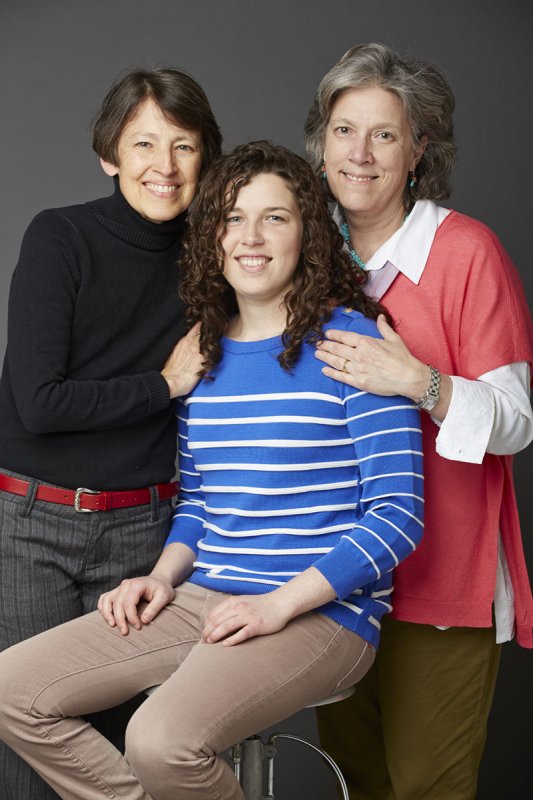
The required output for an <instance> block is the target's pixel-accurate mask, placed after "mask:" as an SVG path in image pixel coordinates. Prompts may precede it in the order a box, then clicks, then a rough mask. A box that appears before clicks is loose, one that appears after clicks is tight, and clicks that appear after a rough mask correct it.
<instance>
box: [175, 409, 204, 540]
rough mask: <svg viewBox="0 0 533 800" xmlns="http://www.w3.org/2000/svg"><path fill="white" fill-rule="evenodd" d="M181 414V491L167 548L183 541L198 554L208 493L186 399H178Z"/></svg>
mask: <svg viewBox="0 0 533 800" xmlns="http://www.w3.org/2000/svg"><path fill="white" fill-rule="evenodd" d="M177 413H178V458H179V465H180V470H179V472H180V491H179V495H178V502H177V504H176V509H175V512H174V517H173V519H172V527H171V529H170V533H169V535H168V538H167V541H166V542H165V547H166V546H167V545H169V544H172V543H173V542H181V543H182V544H186V545H187V546H188V547H190V548H191V550H192V551H193V552H195V553H196V552H197V551H198V546H197V545H198V540H199V539H201V538H202V536H203V531H204V522H205V496H204V492H203V489H202V478H201V475H200V473H199V472H198V470H197V469H196V466H195V464H194V460H193V457H192V454H191V451H190V450H189V445H188V438H189V437H188V433H187V420H188V417H189V413H188V407H187V405H186V404H185V402H184V401H183V400H179V401H178V412H177Z"/></svg>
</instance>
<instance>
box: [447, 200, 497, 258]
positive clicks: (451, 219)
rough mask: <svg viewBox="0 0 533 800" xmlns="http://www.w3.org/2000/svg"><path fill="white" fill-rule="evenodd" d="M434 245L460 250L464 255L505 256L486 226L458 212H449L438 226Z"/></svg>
mask: <svg viewBox="0 0 533 800" xmlns="http://www.w3.org/2000/svg"><path fill="white" fill-rule="evenodd" d="M435 244H440V245H442V246H443V247H446V248H447V247H450V246H453V247H455V248H460V250H459V252H460V253H463V254H464V255H470V254H477V253H479V252H483V253H487V252H489V253H490V252H493V253H498V254H501V253H503V254H505V249H504V247H503V245H502V243H501V241H500V239H499V238H498V236H497V235H496V234H495V233H494V231H493V230H491V228H489V227H488V225H485V223H483V222H481V221H480V220H477V219H474V218H473V217H468V216H467V215H466V214H461V213H460V212H459V211H451V212H450V213H449V214H448V216H447V217H446V219H445V220H444V222H442V224H441V225H440V226H439V228H438V230H437V233H436V235H435ZM505 255H506V254H505Z"/></svg>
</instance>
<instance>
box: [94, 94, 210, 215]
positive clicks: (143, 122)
mask: <svg viewBox="0 0 533 800" xmlns="http://www.w3.org/2000/svg"><path fill="white" fill-rule="evenodd" d="M100 162H101V164H102V168H103V169H104V172H105V173H106V174H107V175H118V180H119V185H120V190H121V192H122V194H123V195H124V197H125V198H126V200H127V201H128V203H129V204H130V206H132V208H134V209H135V211H137V212H138V213H139V214H140V215H141V216H142V217H144V218H145V219H148V220H150V221H151V222H167V221H169V220H171V219H174V217H176V216H178V214H181V213H182V212H183V211H186V210H187V208H188V207H189V206H190V204H191V202H192V200H193V198H194V195H195V193H196V188H197V185H198V176H199V174H200V167H201V164H202V140H201V136H200V134H199V133H198V132H197V131H190V130H187V129H186V128H182V127H180V126H179V125H176V124H174V123H172V122H170V121H169V120H168V119H167V118H166V117H165V116H164V114H163V113H162V111H161V109H160V108H159V106H158V105H157V104H156V103H155V102H154V101H153V100H152V99H150V98H147V99H146V100H144V101H143V103H141V105H140V106H139V107H138V109H137V111H136V113H135V114H134V116H133V117H132V118H131V120H130V121H129V122H128V124H127V125H126V126H125V128H124V130H123V131H122V133H121V135H120V139H119V141H118V164H117V165H115V164H111V163H110V162H108V161H104V160H103V159H100Z"/></svg>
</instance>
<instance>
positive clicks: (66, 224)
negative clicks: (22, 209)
mask: <svg viewBox="0 0 533 800" xmlns="http://www.w3.org/2000/svg"><path fill="white" fill-rule="evenodd" d="M91 217H92V214H91V213H90V210H89V204H88V203H80V204H77V205H71V206H63V207H59V208H47V209H45V210H44V211H40V212H39V213H38V214H36V216H35V217H34V218H33V219H32V220H31V222H30V224H29V225H28V228H27V229H26V233H25V235H24V238H25V239H26V240H28V239H29V240H30V241H31V240H32V239H35V238H39V239H41V238H54V237H57V238H60V239H62V238H69V236H71V235H72V234H73V233H74V232H75V231H76V230H78V228H79V227H80V226H81V227H83V225H84V224H85V223H86V222H87V221H89V220H90V219H91Z"/></svg>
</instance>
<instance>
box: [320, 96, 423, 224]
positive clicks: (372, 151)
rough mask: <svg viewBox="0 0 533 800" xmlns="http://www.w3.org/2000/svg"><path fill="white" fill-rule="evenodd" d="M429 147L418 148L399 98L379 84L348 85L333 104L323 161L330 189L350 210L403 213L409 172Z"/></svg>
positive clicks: (384, 215) (377, 216)
mask: <svg viewBox="0 0 533 800" xmlns="http://www.w3.org/2000/svg"><path fill="white" fill-rule="evenodd" d="M424 147H425V137H424V138H423V139H422V141H421V144H420V145H419V146H417V147H416V148H415V146H414V144H413V140H412V138H411V130H410V127H409V123H408V122H407V119H406V116H405V113H404V110H403V106H402V103H401V101H400V99H399V98H398V97H397V96H396V95H395V94H393V93H392V92H389V91H386V90H385V89H380V88H379V87H376V86H371V87H364V88H359V89H348V90H347V91H345V92H343V93H342V94H341V95H340V97H339V98H338V100H337V101H336V103H335V104H334V106H333V109H332V112H331V117H330V120H329V122H328V125H327V128H326V137H325V143H324V160H325V163H326V172H327V180H328V184H329V187H330V189H331V192H332V194H333V196H334V197H335V199H336V200H337V201H338V202H339V204H340V205H341V206H342V208H343V209H344V211H345V214H346V215H347V217H350V216H351V215H360V216H363V215H364V216H365V217H366V218H368V219H372V220H376V221H378V222H379V221H380V220H382V219H383V220H387V219H389V218H391V217H394V216H395V215H403V213H404V202H403V195H404V189H405V186H406V182H407V179H408V175H409V172H410V171H411V170H412V169H414V168H415V166H416V164H417V163H418V161H419V160H420V158H421V156H422V153H423V152H424Z"/></svg>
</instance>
